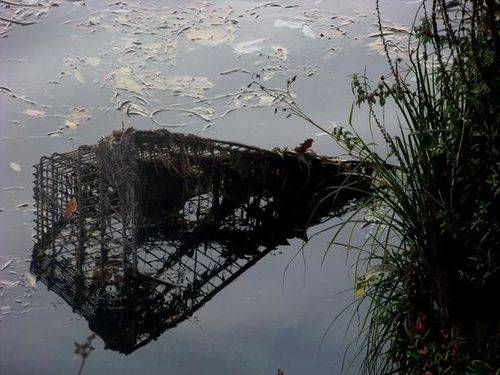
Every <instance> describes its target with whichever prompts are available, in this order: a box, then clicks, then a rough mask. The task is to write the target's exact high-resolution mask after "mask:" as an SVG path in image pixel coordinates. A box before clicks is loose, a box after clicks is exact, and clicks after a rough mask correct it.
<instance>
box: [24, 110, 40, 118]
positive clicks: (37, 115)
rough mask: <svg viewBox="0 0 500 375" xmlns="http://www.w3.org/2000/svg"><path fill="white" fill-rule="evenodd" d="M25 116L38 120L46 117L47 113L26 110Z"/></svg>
mask: <svg viewBox="0 0 500 375" xmlns="http://www.w3.org/2000/svg"><path fill="white" fill-rule="evenodd" d="M23 113H24V114H26V115H28V116H31V117H36V118H42V117H45V111H37V110H35V109H29V108H28V109H26V110H25V111H24V112H23Z"/></svg>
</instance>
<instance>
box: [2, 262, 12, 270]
mask: <svg viewBox="0 0 500 375" xmlns="http://www.w3.org/2000/svg"><path fill="white" fill-rule="evenodd" d="M11 263H12V259H11V260H8V261H7V262H5V263H4V264H2V265H1V266H0V271H3V270H4V269H6V268H7V267H9V266H10V264H11Z"/></svg>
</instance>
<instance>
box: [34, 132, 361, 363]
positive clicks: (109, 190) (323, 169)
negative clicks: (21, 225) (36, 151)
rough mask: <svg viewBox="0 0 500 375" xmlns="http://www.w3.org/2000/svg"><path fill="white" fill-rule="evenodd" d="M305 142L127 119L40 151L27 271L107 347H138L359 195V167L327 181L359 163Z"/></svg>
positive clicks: (175, 323) (184, 317)
mask: <svg viewBox="0 0 500 375" xmlns="http://www.w3.org/2000/svg"><path fill="white" fill-rule="evenodd" d="M306 142H307V141H306ZM301 151H302V152H301V153H300V154H299V153H296V152H289V151H281V152H273V151H267V150H263V149H260V148H256V147H251V146H245V145H241V144H237V143H232V142H222V141H217V140H211V139H204V138H200V137H196V136H193V135H182V134H174V133H170V132H168V131H166V130H158V131H136V130H134V129H131V128H130V129H127V130H125V131H115V132H114V133H113V134H112V135H110V136H108V137H106V138H104V139H102V140H101V141H99V142H98V144H97V145H95V146H82V147H80V148H79V149H78V150H76V151H73V152H69V153H67V154H54V155H53V156H51V157H43V158H42V159H41V161H40V164H38V165H37V166H36V185H35V198H36V207H37V212H36V217H37V219H36V223H37V225H36V228H37V232H36V243H35V246H34V249H33V262H32V264H31V272H32V273H33V274H35V275H37V276H38V277H39V278H40V280H41V281H42V282H43V283H45V284H47V285H50V289H51V290H53V291H55V292H56V293H57V294H59V295H60V296H61V297H62V298H63V299H64V300H65V301H66V302H67V303H69V304H70V305H71V306H72V308H73V309H74V310H75V311H77V312H79V313H81V314H82V315H83V316H84V317H85V318H86V319H87V320H88V321H89V326H90V328H91V329H92V330H93V331H94V332H96V333H97V334H99V335H100V336H101V337H102V338H103V340H104V342H105V344H106V348H109V349H112V350H117V351H120V352H123V353H127V354H128V353H131V352H133V351H134V350H136V349H138V348H140V347H141V346H144V345H146V344H147V343H148V342H150V341H151V340H155V339H156V338H157V337H158V336H159V335H160V334H161V333H162V332H163V331H164V330H166V329H168V328H171V327H174V326H175V325H177V324H178V323H180V322H182V321H183V320H185V319H187V318H188V317H189V316H191V315H192V314H193V313H194V311H196V310H197V309H198V308H199V307H200V306H202V305H203V304H204V303H206V302H207V301H208V300H210V299H211V298H212V296H213V295H214V294H215V293H217V292H218V291H219V290H221V289H222V288H224V287H225V286H227V285H228V284H229V283H230V282H232V281H233V280H234V279H236V278H237V277H238V276H239V275H240V274H242V273H243V272H244V271H245V270H247V269H248V268H250V267H251V266H252V265H253V264H255V263H256V262H257V261H258V260H259V259H261V258H262V257H264V256H265V255H266V254H268V253H269V252H270V251H271V250H273V249H275V248H276V247H277V246H279V245H283V244H286V243H287V239H289V238H293V237H299V238H305V231H306V229H307V228H308V227H309V226H310V225H314V224H317V223H319V222H321V221H323V220H326V219H328V218H330V217H332V216H336V215H340V214H341V213H342V212H344V210H345V208H344V207H345V205H346V204H347V203H349V202H351V201H352V200H353V199H355V198H360V197H361V195H360V194H359V191H360V190H361V189H363V188H366V187H367V186H368V185H367V180H366V178H365V177H363V175H362V174H355V175H351V179H352V176H358V177H355V180H350V184H351V185H352V186H353V190H352V191H348V190H347V189H346V190H345V191H344V190H343V191H341V192H339V194H336V195H335V196H333V195H332V194H330V190H329V189H327V187H329V186H339V185H342V184H343V183H344V180H345V178H346V173H345V172H346V171H347V170H355V169H356V168H359V167H360V164H359V163H357V162H341V161H333V160H325V159H321V158H319V157H317V156H315V155H314V154H313V153H310V152H308V151H307V150H306V149H305V147H303V150H301ZM62 186H64V189H63V188H62ZM73 202H75V203H74V204H73ZM35 281H36V280H35V278H34V277H33V278H32V283H34V282H35ZM152 322H154V324H152Z"/></svg>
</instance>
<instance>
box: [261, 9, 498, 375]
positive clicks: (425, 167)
mask: <svg viewBox="0 0 500 375" xmlns="http://www.w3.org/2000/svg"><path fill="white" fill-rule="evenodd" d="M381 5H383V4H380V2H379V1H378V0H377V1H376V8H377V14H378V25H379V31H380V37H381V38H382V41H383V44H384V49H385V55H386V57H387V63H388V66H389V69H390V70H389V71H390V74H388V76H384V77H381V78H380V79H379V80H377V81H375V82H374V81H370V80H369V78H368V77H367V75H366V73H365V74H355V75H353V80H352V89H353V93H354V95H355V100H354V103H353V108H352V109H351V119H352V112H353V111H354V109H355V108H361V107H362V108H364V109H367V111H368V113H369V117H370V123H369V126H370V128H371V130H372V131H378V132H380V134H381V136H382V138H383V139H384V141H385V143H386V146H387V148H388V150H389V153H388V155H387V156H384V157H382V156H380V155H379V154H377V153H376V152H375V151H374V149H375V148H374V145H373V143H372V142H371V141H369V140H366V139H363V138H361V137H360V136H359V133H358V131H357V128H358V127H359V125H358V124H354V123H352V121H351V123H350V124H349V125H348V126H346V127H336V128H334V129H332V130H328V129H327V128H326V127H325V126H322V125H321V124H319V123H317V122H315V121H314V120H313V119H312V118H311V117H309V116H308V115H307V114H306V113H305V112H304V111H302V109H301V108H300V106H299V105H298V104H297V102H296V101H295V98H294V96H293V95H292V93H291V89H290V86H291V85H292V84H293V82H294V81H295V77H294V78H292V79H290V80H289V81H288V82H287V86H286V89H275V88H267V87H264V86H263V85H262V84H260V83H259V82H254V83H253V84H255V85H258V86H259V87H260V89H262V90H264V91H266V93H267V94H268V95H271V96H273V97H274V98H275V102H276V103H278V105H277V109H280V110H281V111H284V113H285V114H286V115H287V116H292V115H294V116H298V117H300V118H302V119H304V120H305V121H306V122H308V123H310V124H312V125H313V126H315V127H317V128H319V129H320V130H321V131H324V132H326V133H328V134H330V135H331V137H332V138H333V139H334V140H335V141H336V142H337V143H338V144H339V145H341V146H342V147H343V148H344V150H345V151H346V153H347V154H348V155H349V156H350V157H352V158H353V159H356V160H359V161H363V162H366V163H369V164H370V165H372V166H373V169H374V170H373V173H372V174H371V181H372V189H373V191H374V193H372V195H371V198H370V199H368V200H367V201H365V202H364V203H363V205H361V207H359V208H357V209H356V210H355V211H354V212H351V213H350V214H348V215H346V216H345V220H344V222H343V223H342V224H337V225H336V226H335V227H332V228H330V230H331V231H332V232H333V236H332V239H331V242H330V244H329V246H328V249H327V250H326V252H328V251H330V249H332V248H333V247H336V246H344V247H346V248H349V249H351V250H350V252H352V249H353V248H354V249H357V250H358V252H357V254H358V255H357V258H356V260H355V265H354V267H355V274H356V285H355V294H356V296H358V299H357V300H356V301H355V302H354V304H355V306H354V307H355V312H354V315H353V320H354V319H355V315H356V316H357V314H358V313H359V312H360V311H366V313H365V315H364V317H363V318H362V320H361V323H360V326H361V330H360V334H359V337H358V339H357V340H356V342H354V343H352V344H351V345H350V349H349V350H350V351H351V352H352V354H353V355H352V356H353V357H354V359H361V360H362V372H363V373H366V374H425V375H437V374H478V375H479V374H499V373H500V299H499V298H498V287H499V285H500V251H499V249H500V221H499V220H498V212H499V211H500V121H499V117H500V116H499V115H498V114H499V113H500V76H499V75H498V68H499V67H500V3H499V2H498V1H497V0H484V1H482V0H455V1H445V0H433V1H423V2H422V4H421V5H420V8H419V11H418V14H417V15H416V16H415V22H414V25H413V27H412V30H411V33H410V38H409V41H408V52H407V53H406V56H402V55H399V56H397V55H395V54H394V53H393V51H391V48H390V45H389V41H388V40H387V39H386V38H385V37H384V32H383V24H382V18H381V14H382V13H383V9H381ZM277 109H276V110H275V113H276V112H277ZM394 110H395V111H396V114H397V116H396V118H397V121H398V123H397V124H396V126H394V124H386V123H385V122H384V118H385V116H384V111H394ZM394 128H396V131H394V130H393V129H394ZM358 129H359V128H358ZM391 164H395V165H396V166H397V167H394V166H393V165H391ZM342 189H349V187H348V186H339V187H335V188H334V189H333V188H332V194H335V193H336V192H338V191H339V190H342ZM348 225H352V226H353V228H354V229H352V231H353V232H354V231H355V230H357V229H359V228H361V227H363V228H366V227H368V226H370V227H371V231H370V235H369V236H368V237H367V239H366V240H365V242H364V243H361V244H356V243H339V242H338V238H339V234H340V232H341V231H342V230H343V229H345V228H347V226H348ZM362 305H363V306H364V308H361V306H362ZM351 307H352V306H351Z"/></svg>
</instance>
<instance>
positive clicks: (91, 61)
mask: <svg viewBox="0 0 500 375" xmlns="http://www.w3.org/2000/svg"><path fill="white" fill-rule="evenodd" d="M87 63H88V64H89V65H90V66H97V65H99V64H100V63H101V58H100V57H97V56H92V57H87Z"/></svg>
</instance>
